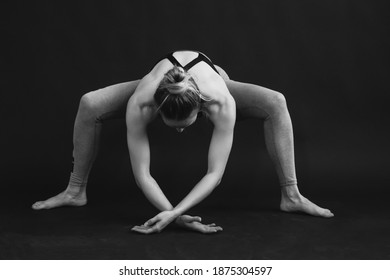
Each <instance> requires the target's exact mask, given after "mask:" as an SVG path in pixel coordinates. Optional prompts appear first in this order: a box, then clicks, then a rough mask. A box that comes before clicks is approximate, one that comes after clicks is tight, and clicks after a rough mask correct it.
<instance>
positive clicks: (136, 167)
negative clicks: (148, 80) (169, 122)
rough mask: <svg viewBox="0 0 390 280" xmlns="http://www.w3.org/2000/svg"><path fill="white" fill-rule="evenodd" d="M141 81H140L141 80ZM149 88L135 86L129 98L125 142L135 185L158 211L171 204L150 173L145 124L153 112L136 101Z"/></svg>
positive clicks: (169, 206)
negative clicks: (135, 88) (134, 90)
mask: <svg viewBox="0 0 390 280" xmlns="http://www.w3.org/2000/svg"><path fill="white" fill-rule="evenodd" d="M141 83H142V82H141ZM145 90H150V89H148V85H146V86H143V85H142V84H140V86H139V87H138V88H137V90H136V92H135V93H134V95H133V97H134V98H133V97H132V98H130V100H129V103H128V105H127V111H126V126H127V144H128V148H129V154H130V160H131V166H132V169H133V174H134V178H135V181H136V183H137V185H138V186H139V187H140V189H141V190H142V192H143V193H144V194H145V196H146V198H147V199H148V200H149V201H150V202H151V203H152V204H153V205H154V206H155V207H156V208H157V209H159V210H160V211H166V210H171V209H172V208H173V207H172V204H171V203H170V202H169V200H168V199H167V198H166V196H165V195H164V193H163V192H162V190H161V189H160V187H159V186H158V184H157V182H156V181H155V180H154V178H153V177H152V176H151V174H150V148H149V139H148V135H147V131H146V128H147V124H148V123H149V122H150V121H151V120H152V119H153V115H152V114H154V113H153V112H151V109H150V108H149V107H147V106H142V105H140V104H139V103H138V102H137V96H139V94H141V95H143V94H142V92H140V91H145Z"/></svg>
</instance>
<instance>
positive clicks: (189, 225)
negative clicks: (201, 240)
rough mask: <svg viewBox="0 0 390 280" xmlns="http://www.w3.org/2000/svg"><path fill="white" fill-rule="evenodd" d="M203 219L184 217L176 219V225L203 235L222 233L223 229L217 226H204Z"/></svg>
mask: <svg viewBox="0 0 390 280" xmlns="http://www.w3.org/2000/svg"><path fill="white" fill-rule="evenodd" d="M201 221H202V218H201V217H198V216H196V217H193V216H190V215H182V216H179V217H177V218H176V220H175V223H176V224H177V225H179V226H181V227H183V228H186V229H190V230H193V231H198V232H201V233H216V232H218V231H222V227H220V226H217V225H216V224H214V223H213V224H208V225H205V224H202V223H201Z"/></svg>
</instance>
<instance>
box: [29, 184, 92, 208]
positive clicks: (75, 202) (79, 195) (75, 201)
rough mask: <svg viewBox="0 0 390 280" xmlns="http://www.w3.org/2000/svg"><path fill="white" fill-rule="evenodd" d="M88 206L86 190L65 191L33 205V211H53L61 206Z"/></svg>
mask: <svg viewBox="0 0 390 280" xmlns="http://www.w3.org/2000/svg"><path fill="white" fill-rule="evenodd" d="M85 204H87V195H86V192H85V190H83V191H78V192H74V191H73V192H72V191H70V190H68V189H67V190H65V191H63V192H62V193H60V194H58V195H56V196H53V197H51V198H49V199H47V200H45V201H37V202H35V203H34V204H33V205H32V209H34V210H41V209H51V208H56V207H61V206H83V205H85Z"/></svg>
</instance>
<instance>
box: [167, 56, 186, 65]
mask: <svg viewBox="0 0 390 280" xmlns="http://www.w3.org/2000/svg"><path fill="white" fill-rule="evenodd" d="M167 58H168V59H169V61H170V62H171V63H172V64H173V65H176V66H180V67H182V68H184V67H183V65H181V63H180V62H179V61H177V59H176V58H175V57H174V56H173V53H170V54H168V55H167ZM184 69H185V68H184Z"/></svg>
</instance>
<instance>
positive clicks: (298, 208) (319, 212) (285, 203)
mask: <svg viewBox="0 0 390 280" xmlns="http://www.w3.org/2000/svg"><path fill="white" fill-rule="evenodd" d="M280 209H281V210H282V211H285V212H303V213H306V214H309V215H313V216H318V217H323V218H331V217H333V216H334V215H333V213H332V212H331V211H330V210H329V209H325V208H321V207H319V206H318V205H316V204H314V203H313V202H311V201H310V200H308V199H307V198H305V197H303V196H302V195H300V194H299V196H297V197H295V198H288V197H286V196H284V195H282V200H281V202H280Z"/></svg>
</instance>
